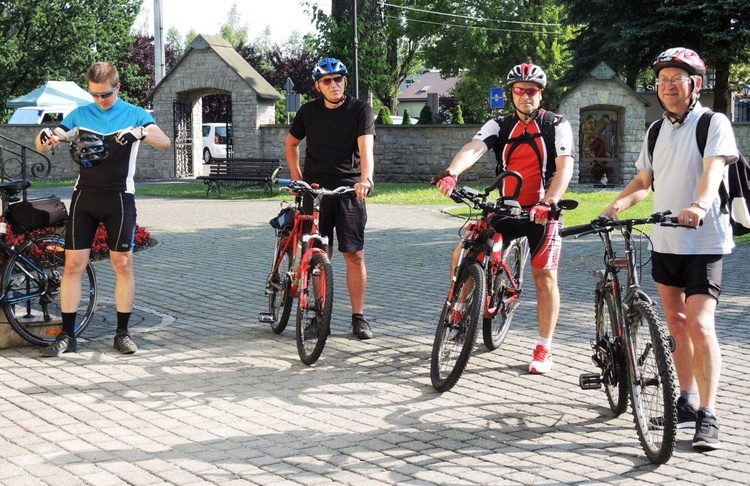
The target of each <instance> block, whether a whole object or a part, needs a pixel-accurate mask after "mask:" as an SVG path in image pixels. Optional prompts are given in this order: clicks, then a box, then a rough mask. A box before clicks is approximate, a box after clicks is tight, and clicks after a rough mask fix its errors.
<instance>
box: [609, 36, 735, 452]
mask: <svg viewBox="0 0 750 486" xmlns="http://www.w3.org/2000/svg"><path fill="white" fill-rule="evenodd" d="M651 67H652V68H653V69H654V73H655V74H656V78H657V87H658V88H657V89H658V91H657V94H658V97H659V102H660V103H661V105H662V107H663V108H664V109H665V112H664V116H663V119H664V121H663V122H662V126H661V129H660V130H659V134H658V137H657V139H656V145H655V146H654V148H653V159H652V157H651V156H650V155H649V153H648V152H649V150H648V141H647V139H645V140H644V142H643V147H642V149H641V153H640V155H639V157H638V161H637V162H636V167H637V168H638V171H639V172H638V174H637V175H636V176H635V178H634V179H633V180H632V181H631V182H630V183H629V184H628V185H627V187H625V189H623V191H622V192H621V193H620V195H618V196H617V198H616V199H615V201H614V202H613V203H612V204H611V205H610V206H609V207H608V208H607V209H606V210H605V211H604V212H603V213H602V216H606V217H609V218H612V219H616V218H617V213H619V212H622V211H624V210H626V209H628V208H629V207H631V206H633V205H635V204H637V203H638V202H640V201H641V200H643V199H644V198H645V197H646V196H647V195H648V193H649V192H650V190H651V188H652V184H653V188H654V211H666V210H670V211H672V213H674V214H677V218H678V222H679V223H681V224H686V225H690V226H693V227H695V229H684V228H666V227H660V226H655V227H654V228H653V231H652V233H651V240H652V242H653V254H652V267H653V268H652V275H653V277H654V280H655V281H656V284H657V288H658V290H659V296H660V297H661V301H662V304H663V306H664V313H665V316H666V319H667V326H668V327H669V332H670V334H671V335H672V337H673V338H674V342H675V350H674V353H673V356H674V363H675V369H676V371H677V377H678V379H679V382H680V398H679V399H678V400H677V420H678V428H681V429H682V428H691V427H695V435H694V437H693V447H695V448H697V449H701V450H715V449H719V448H720V447H721V442H720V441H719V423H718V420H717V418H716V412H715V405H716V390H717V388H718V384H719V373H720V371H721V351H720V349H719V342H718V339H717V338H716V329H715V313H716V305H717V304H718V300H719V294H720V293H721V274H722V261H723V256H724V255H726V254H729V253H731V251H732V248H733V247H734V242H733V240H732V230H731V227H730V225H729V216H728V215H727V214H724V213H722V211H721V202H720V198H719V186H720V184H721V182H722V180H723V179H724V178H726V173H727V170H726V166H727V165H728V164H733V163H735V162H736V161H737V158H738V153H737V145H736V142H735V139H734V132H733V131H732V126H731V124H730V123H729V120H728V119H727V117H726V116H724V115H723V114H720V113H716V114H714V116H712V117H711V123H710V125H709V130H708V138H707V141H706V146H705V150H704V154H703V156H701V154H700V150H699V149H698V145H697V143H696V128H697V125H698V120H699V119H700V117H701V115H702V114H703V113H705V112H706V111H708V109H707V108H704V107H703V106H701V104H700V103H699V102H698V96H699V93H700V89H701V86H702V76H703V74H705V72H706V65H705V63H704V62H703V60H702V59H701V58H700V57H699V56H698V54H696V53H695V52H694V51H692V50H690V49H685V48H682V47H675V48H672V49H668V50H666V51H664V52H663V53H661V54H660V55H659V56H658V57H657V58H656V59H654V61H653V62H652V64H651ZM646 138H647V137H646ZM701 221H702V222H703V225H702V226H700V223H701Z"/></svg>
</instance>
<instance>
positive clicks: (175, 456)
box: [0, 197, 750, 486]
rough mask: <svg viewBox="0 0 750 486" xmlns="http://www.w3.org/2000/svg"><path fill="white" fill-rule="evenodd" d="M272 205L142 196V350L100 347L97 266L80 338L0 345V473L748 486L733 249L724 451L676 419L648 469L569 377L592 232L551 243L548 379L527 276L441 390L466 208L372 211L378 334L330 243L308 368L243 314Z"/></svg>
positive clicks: (724, 328)
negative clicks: (459, 215)
mask: <svg viewBox="0 0 750 486" xmlns="http://www.w3.org/2000/svg"><path fill="white" fill-rule="evenodd" d="M277 208H278V203H277V202H269V201H228V200H169V199H160V198H146V197H140V198H139V200H138V209H139V223H140V224H141V225H142V226H145V227H146V228H147V229H148V230H149V231H150V232H151V233H152V234H153V236H154V237H155V238H157V239H158V241H159V244H158V246H156V247H155V248H152V249H149V250H147V251H144V252H139V253H137V254H136V255H135V269H136V275H137V280H138V295H137V298H136V304H137V309H136V310H135V313H134V317H133V325H132V334H133V337H134V339H135V341H136V342H137V343H138V345H139V346H140V349H139V351H138V353H136V354H134V355H129V356H125V355H119V354H117V353H116V352H115V351H114V350H113V349H112V336H113V331H114V327H115V324H114V322H113V321H114V309H113V305H112V288H113V280H112V272H111V269H110V268H109V264H108V263H107V262H99V263H97V264H96V268H97V272H98V276H99V280H100V289H101V292H100V305H99V309H98V312H97V315H96V319H95V322H94V323H93V324H92V326H91V327H90V328H89V329H88V330H87V332H86V334H85V336H84V338H83V339H81V340H79V345H78V348H79V352H78V353H75V354H65V355H64V356H63V357H62V358H57V359H41V358H40V357H39V351H38V350H37V349H34V348H32V347H25V348H15V349H3V350H0V450H1V451H2V453H1V454H0V483H2V484H8V485H27V484H54V485H66V484H76V485H78V484H89V485H97V486H99V485H110V484H112V485H115V484H130V485H156V484H179V485H197V484H282V483H284V484H325V483H331V484H356V485H357V486H364V485H366V484H396V483H398V484H412V485H421V484H451V485H453V484H490V483H491V484H558V483H567V484H602V483H617V484H624V483H632V482H639V483H640V482H642V483H663V482H667V481H670V482H671V481H677V482H678V483H680V484H701V485H706V484H729V483H732V482H734V483H737V484H747V483H748V477H749V476H748V475H749V474H750V464H749V463H748V460H747V458H748V456H749V455H748V454H749V452H750V451H749V450H748V443H749V441H750V440H749V439H748V435H749V434H748V423H750V420H749V419H748V412H749V409H748V405H747V403H748V400H747V394H748V384H749V380H748V378H747V373H746V367H747V361H746V360H747V358H746V356H747V355H748V342H749V341H750V337H749V336H750V323H749V322H748V308H749V307H748V304H747V298H746V296H747V290H746V286H745V285H743V283H742V280H741V277H742V275H743V274H744V271H746V270H745V269H746V268H747V265H746V264H744V263H742V262H745V261H747V260H748V258H749V257H750V248H748V246H745V247H742V248H739V249H738V250H737V251H736V252H735V253H734V254H733V255H731V256H730V257H729V258H727V260H726V265H725V295H724V296H723V298H722V301H721V304H720V309H719V318H718V332H719V338H720V342H721V345H722V351H723V369H722V383H721V386H720V390H719V396H718V414H719V417H720V420H721V426H722V430H721V439H722V443H723V449H721V450H719V451H715V452H711V453H703V454H701V453H696V452H694V451H693V450H692V448H691V447H690V440H691V438H692V434H691V433H688V432H685V431H680V432H678V443H677V446H676V450H675V454H674V457H673V458H672V459H671V460H670V461H669V462H668V463H667V464H666V465H662V466H660V467H657V466H654V465H651V464H650V463H649V462H648V460H647V459H646V457H645V455H644V453H643V451H642V450H641V448H640V445H639V442H638V439H637V436H636V433H635V429H634V426H633V421H632V417H631V415H630V412H629V411H628V412H627V413H626V414H623V415H621V416H620V417H617V418H615V417H613V416H612V415H611V413H610V411H609V407H608V405H607V400H606V397H605V395H604V393H603V392H602V391H597V390H590V391H584V390H581V389H580V388H579V386H578V375H579V374H581V373H583V372H588V371H593V368H592V365H591V364H590V358H589V356H590V349H589V344H588V341H589V339H590V337H591V333H592V332H593V331H592V326H591V322H592V320H593V305H592V289H593V286H594V280H593V277H591V272H592V271H593V270H594V269H595V268H596V267H597V266H598V264H599V263H600V259H599V255H600V247H599V245H600V243H599V242H598V240H597V239H596V238H586V239H582V240H579V241H566V243H565V247H564V255H563V265H564V268H563V269H562V270H561V275H560V281H561V291H562V300H563V308H562V314H561V316H560V320H559V323H558V328H557V333H556V336H555V341H554V345H553V353H554V357H555V367H554V369H553V371H552V373H551V374H549V375H546V376H536V375H530V374H529V373H527V369H528V363H529V361H530V359H531V352H532V348H533V347H534V344H535V341H536V336H537V331H536V317H535V298H536V297H535V294H534V291H533V288H531V286H529V285H527V294H526V298H525V299H524V302H523V303H522V305H521V307H520V308H519V310H518V313H517V314H516V317H515V318H514V321H513V327H512V329H511V331H510V333H509V335H508V338H507V340H506V342H505V343H504V344H503V346H502V347H501V348H500V349H498V350H496V351H493V352H488V351H487V350H486V349H485V348H484V346H483V345H481V344H480V345H479V346H478V348H477V350H476V352H475V354H474V355H473V356H472V358H471V360H470V362H469V364H468V367H467V370H466V372H465V373H464V376H463V377H462V378H461V380H460V381H459V382H458V384H457V385H456V387H455V388H453V390H451V391H450V392H446V393H443V394H440V393H437V392H436V391H435V390H434V389H433V388H432V386H431V385H430V379H429V360H430V350H431V347H432V340H433V336H434V330H435V326H436V323H437V320H438V317H439V316H438V314H439V311H440V307H441V303H442V300H443V298H444V296H445V292H446V289H447V276H448V261H449V255H450V252H451V250H452V248H453V246H454V245H455V243H456V242H457V239H458V236H457V230H458V228H459V227H460V226H461V223H462V222H461V220H459V219H456V218H453V217H450V216H447V215H445V214H442V213H440V212H439V211H438V209H437V208H433V207H399V206H383V205H370V206H369V211H370V219H369V224H368V228H369V230H368V234H367V246H366V252H367V262H368V271H369V287H368V295H367V307H366V315H367V316H368V318H369V319H370V322H371V324H372V326H373V330H374V332H375V339H372V340H370V341H362V342H361V341H358V340H357V339H356V338H354V337H353V336H352V335H351V331H350V329H349V320H350V312H349V311H350V308H349V303H348V294H347V293H346V283H345V280H344V265H343V260H342V259H341V258H340V256H339V255H337V256H336V257H335V258H334V273H335V285H336V293H335V302H336V304H335V306H334V307H335V309H334V316H333V326H332V335H331V337H330V339H329V340H328V343H327V345H326V348H325V350H324V352H323V356H322V357H321V359H320V360H319V361H318V363H317V364H315V365H314V366H312V367H307V366H305V365H303V364H302V363H301V362H300V361H299V358H298V356H297V353H296V346H295V342H294V337H293V336H294V333H293V329H292V328H293V325H290V326H289V328H288V329H287V331H285V332H284V333H283V334H281V335H276V334H274V333H273V332H272V331H271V330H270V328H269V326H268V325H267V324H260V323H258V320H257V316H258V313H259V312H261V311H264V310H265V306H266V298H265V296H264V295H263V285H264V281H265V278H266V275H267V272H268V270H269V266H270V261H269V260H270V258H271V253H272V230H271V228H270V227H269V226H268V224H267V222H268V220H269V219H270V218H271V217H272V216H273V215H275V213H276V211H277ZM527 272H528V270H527ZM528 277H529V276H528V274H527V282H528V283H530V278H528ZM643 280H644V283H645V284H646V285H645V287H646V289H647V290H648V291H649V292H650V293H651V294H652V295H655V292H654V291H653V287H652V286H651V285H650V276H648V274H646V276H645V277H644V279H643ZM479 341H480V342H481V338H480V340H479Z"/></svg>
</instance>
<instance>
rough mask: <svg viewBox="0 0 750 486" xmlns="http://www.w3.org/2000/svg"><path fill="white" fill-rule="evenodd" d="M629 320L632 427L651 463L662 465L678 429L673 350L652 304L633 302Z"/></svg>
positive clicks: (673, 443) (671, 449) (666, 459)
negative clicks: (631, 358) (633, 357)
mask: <svg viewBox="0 0 750 486" xmlns="http://www.w3.org/2000/svg"><path fill="white" fill-rule="evenodd" d="M628 319H629V321H630V340H631V342H630V345H631V346H632V347H633V353H630V354H629V356H630V355H631V354H632V355H634V356H635V359H636V362H635V363H631V367H630V370H631V371H630V372H631V375H630V397H631V401H632V407H633V418H634V421H635V428H636V431H637V432H638V438H639V440H640V442H641V446H642V447H643V450H644V452H645V453H646V456H647V457H648V459H649V460H650V461H651V462H652V463H654V464H663V463H665V462H667V461H668V460H669V458H670V457H672V452H673V451H674V445H675V436H676V432H677V392H676V389H675V381H676V378H675V376H676V375H675V369H674V363H673V361H672V353H671V351H670V347H669V343H668V341H667V333H666V330H665V329H664V325H663V324H662V322H661V320H660V319H659V317H658V316H657V314H656V312H655V311H654V309H653V306H652V305H651V304H648V303H646V302H642V301H637V302H634V303H633V306H632V309H630V312H629V313H628ZM633 366H634V367H635V368H634V367H633ZM636 369H637V376H636V374H634V372H635V370H636Z"/></svg>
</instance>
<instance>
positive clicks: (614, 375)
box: [594, 291, 629, 415]
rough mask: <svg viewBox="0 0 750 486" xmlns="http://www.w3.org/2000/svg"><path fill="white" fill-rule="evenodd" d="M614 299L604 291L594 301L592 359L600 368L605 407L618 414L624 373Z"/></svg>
mask: <svg viewBox="0 0 750 486" xmlns="http://www.w3.org/2000/svg"><path fill="white" fill-rule="evenodd" d="M618 334H619V333H618V324H617V312H616V307H615V298H614V296H612V293H611V292H609V291H605V293H604V295H603V297H601V298H600V299H597V302H596V351H595V353H596V354H595V355H594V361H595V362H597V361H598V362H597V363H596V364H597V365H598V366H599V367H600V368H601V370H602V371H601V373H602V384H604V393H606V394H607V401H608V402H609V408H610V409H612V412H614V414H615V415H621V414H622V413H623V412H624V411H625V410H626V409H627V408H628V391H629V390H628V372H627V370H626V368H625V360H624V358H625V356H624V353H623V349H622V339H620V337H619V335H618Z"/></svg>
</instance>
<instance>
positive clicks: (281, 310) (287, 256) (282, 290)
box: [266, 238, 293, 334]
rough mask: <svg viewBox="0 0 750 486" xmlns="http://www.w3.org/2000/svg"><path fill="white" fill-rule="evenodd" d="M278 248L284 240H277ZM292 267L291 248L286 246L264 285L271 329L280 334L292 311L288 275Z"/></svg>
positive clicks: (290, 284)
mask: <svg viewBox="0 0 750 486" xmlns="http://www.w3.org/2000/svg"><path fill="white" fill-rule="evenodd" d="M277 244H278V245H279V249H281V248H283V245H284V241H283V240H282V239H281V238H279V239H278V240H277ZM291 268H292V249H291V248H287V250H286V251H285V252H284V255H283V256H282V257H281V262H280V263H279V266H278V268H277V270H276V272H274V273H272V274H271V275H269V276H268V278H269V282H268V284H267V285H266V289H267V290H266V292H267V293H268V312H270V313H271V317H272V320H271V330H273V332H275V333H276V334H281V333H282V332H284V329H286V325H287V323H288V322H289V315H290V314H291V313H292V301H293V299H292V296H291V295H290V290H291V288H292V279H291V277H290V275H289V269H291Z"/></svg>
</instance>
